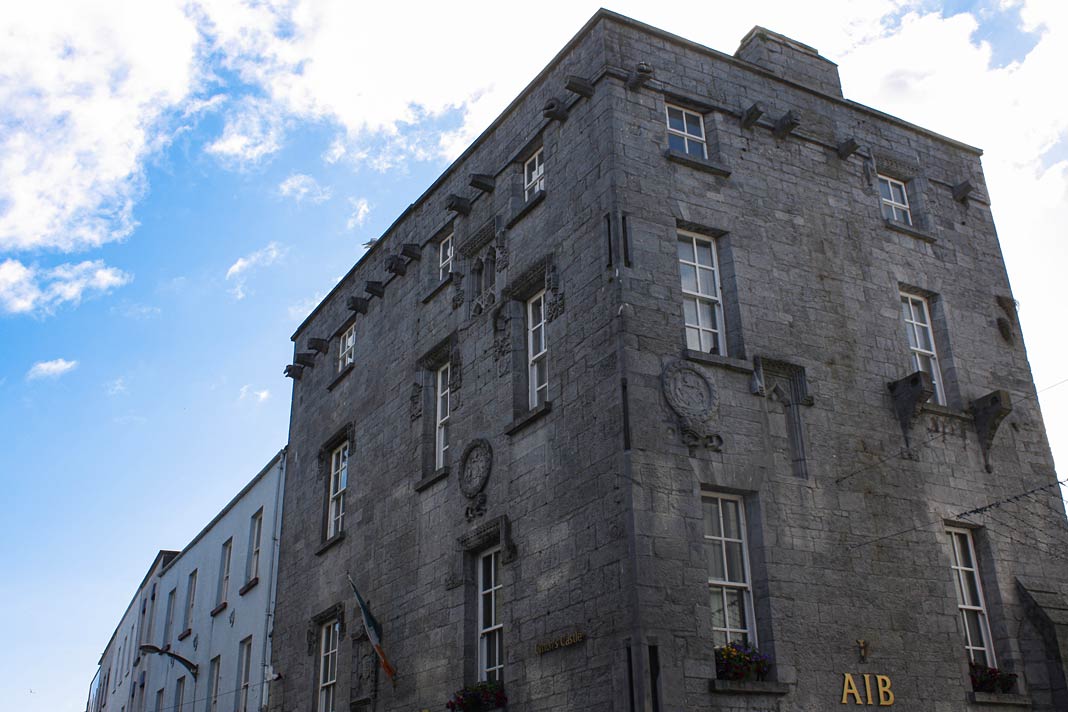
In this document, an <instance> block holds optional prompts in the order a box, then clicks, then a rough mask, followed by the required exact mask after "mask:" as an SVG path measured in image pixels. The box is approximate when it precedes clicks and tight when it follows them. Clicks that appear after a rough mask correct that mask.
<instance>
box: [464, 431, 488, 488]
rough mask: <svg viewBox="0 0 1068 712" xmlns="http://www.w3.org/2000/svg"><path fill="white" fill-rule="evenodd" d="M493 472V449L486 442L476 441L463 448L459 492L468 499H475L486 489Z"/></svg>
mask: <svg viewBox="0 0 1068 712" xmlns="http://www.w3.org/2000/svg"><path fill="white" fill-rule="evenodd" d="M492 470H493V448H492V447H490V444H489V442H487V441H486V440H482V439H478V440H475V441H474V442H472V443H470V444H469V445H468V446H467V447H466V448H464V453H463V455H462V456H461V457H460V478H459V479H460V491H461V492H463V494H464V496H465V497H467V498H468V499H475V498H476V497H477V496H478V495H479V494H480V493H481V492H482V490H483V489H484V488H485V487H486V482H488V481H489V476H490V472H492Z"/></svg>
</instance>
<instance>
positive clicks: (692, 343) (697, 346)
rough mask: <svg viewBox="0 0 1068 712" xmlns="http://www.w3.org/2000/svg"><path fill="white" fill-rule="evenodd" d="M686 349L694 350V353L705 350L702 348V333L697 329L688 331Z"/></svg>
mask: <svg viewBox="0 0 1068 712" xmlns="http://www.w3.org/2000/svg"><path fill="white" fill-rule="evenodd" d="M686 348H688V349H692V350H694V351H702V350H703V349H702V348H701V332H699V331H698V330H697V329H693V328H689V327H688V328H687V329H686Z"/></svg>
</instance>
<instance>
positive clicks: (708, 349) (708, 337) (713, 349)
mask: <svg viewBox="0 0 1068 712" xmlns="http://www.w3.org/2000/svg"><path fill="white" fill-rule="evenodd" d="M701 350H702V351H704V352H705V353H706V354H718V353H719V340H718V339H717V338H716V335H715V334H713V333H712V332H711V331H702V332H701Z"/></svg>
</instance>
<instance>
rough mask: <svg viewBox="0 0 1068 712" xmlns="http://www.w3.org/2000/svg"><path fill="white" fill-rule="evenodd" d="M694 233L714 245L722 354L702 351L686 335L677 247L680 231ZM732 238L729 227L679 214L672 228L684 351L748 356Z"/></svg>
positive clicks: (725, 355) (741, 358)
mask: <svg viewBox="0 0 1068 712" xmlns="http://www.w3.org/2000/svg"><path fill="white" fill-rule="evenodd" d="M680 233H681V234H686V233H689V234H692V235H695V236H696V237H698V238H700V239H704V240H708V241H710V242H711V243H712V244H713V246H714V247H715V249H714V255H715V267H716V281H717V286H718V288H719V304H720V316H721V317H722V321H721V327H720V332H721V333H722V340H721V344H720V353H719V354H703V352H701V351H696V350H693V349H689V347H688V345H687V339H686V327H685V315H684V314H683V313H682V298H683V296H684V295H685V293H684V292H682V289H681V284H682V275H681V269H680V268H679V260H678V256H677V255H678V249H677V247H675V245H676V243H677V241H678V236H679V234H680ZM731 242H732V238H731V233H730V232H728V231H727V230H723V229H720V228H716V227H710V226H708V225H705V224H702V223H698V222H694V221H692V220H683V219H681V218H676V220H675V227H674V229H673V230H672V232H671V244H672V255H673V259H674V264H675V267H674V269H676V270H679V272H680V274H679V281H678V282H677V284H679V285H680V287H679V292H678V295H679V312H680V313H679V316H680V319H679V324H680V325H682V328H680V330H679V336H680V338H681V342H680V343H681V344H682V348H683V350H684V351H687V352H690V353H694V354H702V355H704V356H708V357H710V358H717V357H723V358H730V359H737V360H745V358H746V356H745V353H746V351H745V340H744V333H743V332H744V330H743V328H742V314H741V305H740V304H739V303H738V299H737V294H738V289H737V282H738V275H737V269H736V268H735V265H734V255H733V250H732V245H731Z"/></svg>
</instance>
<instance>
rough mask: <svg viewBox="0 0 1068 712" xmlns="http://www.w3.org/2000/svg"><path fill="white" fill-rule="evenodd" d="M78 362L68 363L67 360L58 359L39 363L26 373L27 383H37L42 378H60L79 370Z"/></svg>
mask: <svg viewBox="0 0 1068 712" xmlns="http://www.w3.org/2000/svg"><path fill="white" fill-rule="evenodd" d="M77 366H78V362H77V361H68V360H67V359H65V358H57V359H53V360H51V361H38V362H37V363H35V364H33V366H32V367H31V368H30V370H29V371H27V372H26V380H27V381H36V380H38V379H41V378H59V377H60V376H62V375H63V374H65V373H68V372H70V371H72V370H74V369H75V368H77Z"/></svg>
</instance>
